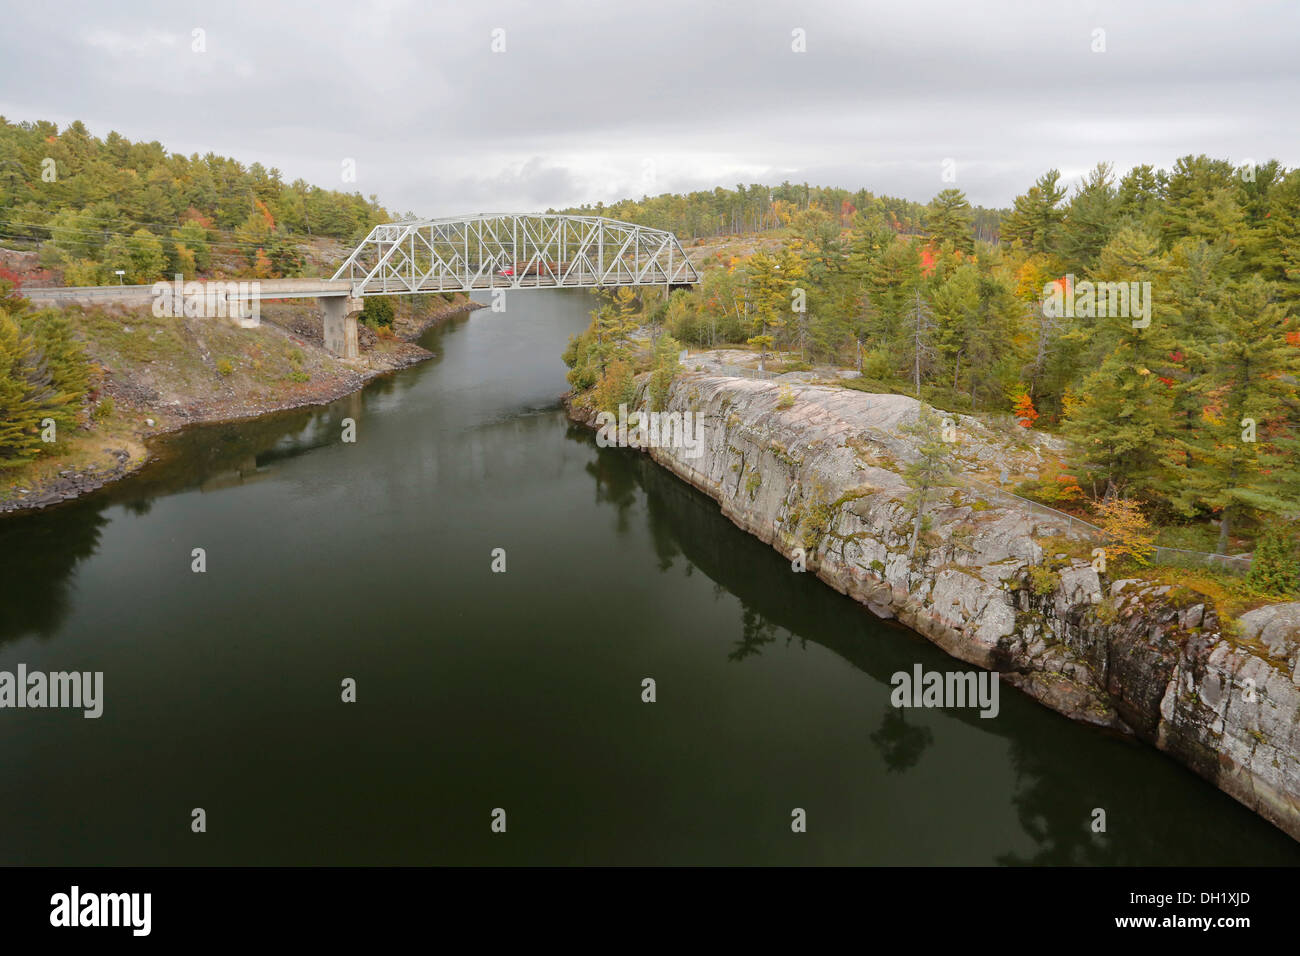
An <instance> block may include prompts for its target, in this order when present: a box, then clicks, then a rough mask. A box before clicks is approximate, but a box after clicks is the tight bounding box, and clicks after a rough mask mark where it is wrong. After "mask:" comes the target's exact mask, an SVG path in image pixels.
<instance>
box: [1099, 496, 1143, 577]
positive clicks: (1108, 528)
mask: <svg viewBox="0 0 1300 956" xmlns="http://www.w3.org/2000/svg"><path fill="white" fill-rule="evenodd" d="M1097 522H1098V524H1100V525H1101V528H1102V530H1103V531H1104V532H1105V533H1106V557H1107V558H1108V559H1110V560H1112V561H1114V560H1119V559H1121V558H1131V559H1133V560H1134V561H1136V562H1137V563H1138V564H1140V565H1145V564H1147V563H1148V556H1149V555H1150V554H1151V551H1152V546H1153V545H1154V543H1155V534H1154V533H1153V532H1152V530H1151V525H1150V524H1149V523H1148V522H1147V519H1146V516H1145V515H1143V514H1142V509H1141V507H1140V506H1139V505H1138V503H1137V502H1136V501H1130V500H1128V499H1125V498H1112V499H1111V500H1109V501H1103V502H1102V503H1101V504H1100V505H1099V506H1098V508H1097Z"/></svg>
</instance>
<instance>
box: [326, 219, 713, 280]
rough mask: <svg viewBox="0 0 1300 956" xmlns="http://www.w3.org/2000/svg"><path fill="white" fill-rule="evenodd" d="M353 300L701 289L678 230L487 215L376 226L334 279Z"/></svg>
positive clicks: (613, 222) (610, 221)
mask: <svg viewBox="0 0 1300 956" xmlns="http://www.w3.org/2000/svg"><path fill="white" fill-rule="evenodd" d="M334 279H336V280H337V279H346V280H348V281H350V282H351V283H352V289H353V292H352V294H353V295H354V296H362V295H400V294H404V293H418V292H468V291H470V290H472V289H535V288H564V289H568V288H574V289H589V288H597V287H602V286H624V285H629V286H636V285H667V286H673V285H693V284H694V283H696V282H698V281H699V280H700V274H699V271H698V270H697V269H696V268H695V266H693V265H692V264H691V262H690V260H689V259H688V258H687V256H686V253H685V251H684V250H683V249H682V245H681V243H680V242H678V240H677V237H676V236H674V235H673V234H672V233H671V232H665V231H664V230H662V229H650V228H648V227H646V226H636V225H633V224H632V223H627V222H619V221H618V220H615V219H605V218H603V217H600V216H563V215H552V214H545V215H509V214H507V215H479V216H466V217H461V218H454V219H427V220H410V221H407V222H394V223H388V224H386V225H382V226H376V227H375V228H374V229H372V230H371V231H370V235H368V236H366V238H365V240H363V241H362V243H361V245H359V246H357V248H356V249H355V250H354V251H353V253H352V255H350V256H348V258H347V259H346V260H345V261H344V263H343V265H341V266H339V269H338V271H337V272H336V273H334Z"/></svg>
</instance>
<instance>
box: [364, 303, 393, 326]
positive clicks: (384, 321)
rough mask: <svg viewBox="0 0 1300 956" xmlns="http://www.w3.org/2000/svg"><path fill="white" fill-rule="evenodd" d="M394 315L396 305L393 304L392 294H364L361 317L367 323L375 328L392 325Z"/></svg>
mask: <svg viewBox="0 0 1300 956" xmlns="http://www.w3.org/2000/svg"><path fill="white" fill-rule="evenodd" d="M396 316H397V306H396V305H394V303H393V299H392V296H387V295H368V296H366V302H365V306H364V307H363V308H362V309H361V318H362V320H363V321H364V322H366V323H367V324H368V325H373V326H374V327H376V328H379V327H382V326H388V325H392V324H393V319H394V318H395V317H396Z"/></svg>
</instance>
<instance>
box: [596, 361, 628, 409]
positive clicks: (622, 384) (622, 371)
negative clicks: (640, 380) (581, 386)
mask: <svg viewBox="0 0 1300 956" xmlns="http://www.w3.org/2000/svg"><path fill="white" fill-rule="evenodd" d="M635 399H636V379H635V377H634V376H633V374H632V366H630V365H629V364H628V363H627V362H625V361H623V360H622V359H615V360H614V361H612V362H610V363H609V365H608V367H606V369H605V374H604V375H603V376H601V379H600V381H599V382H597V383H596V388H595V391H594V392H593V393H592V404H593V405H594V406H595V408H596V409H597V410H599V411H603V412H615V413H617V412H618V406H619V405H627V406H628V407H629V408H630V407H631V405H632V403H633V401H634V400H635Z"/></svg>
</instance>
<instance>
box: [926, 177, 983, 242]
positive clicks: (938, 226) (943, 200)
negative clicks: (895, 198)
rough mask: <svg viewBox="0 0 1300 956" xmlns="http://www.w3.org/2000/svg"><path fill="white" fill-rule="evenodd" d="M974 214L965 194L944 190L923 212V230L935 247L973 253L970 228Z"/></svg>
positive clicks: (972, 237) (955, 190)
mask: <svg viewBox="0 0 1300 956" xmlns="http://www.w3.org/2000/svg"><path fill="white" fill-rule="evenodd" d="M974 222H975V214H974V212H972V210H971V206H970V202H969V201H968V200H967V199H966V194H965V193H964V192H962V191H961V190H960V189H945V190H943V191H942V192H940V193H939V194H938V195H937V196H935V197H934V199H933V200H932V201H931V202H930V205H929V206H927V207H926V210H925V220H924V224H925V228H926V230H927V231H928V232H929V233H930V240H931V242H934V243H935V244H936V245H945V246H947V245H950V246H952V247H954V248H955V249H957V250H958V251H960V252H965V253H971V252H974V251H975V237H974V235H973V234H972V231H971V229H972V226H973V225H974Z"/></svg>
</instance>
